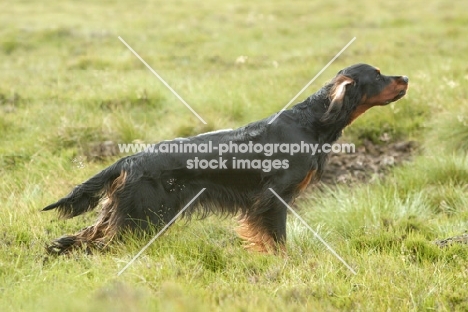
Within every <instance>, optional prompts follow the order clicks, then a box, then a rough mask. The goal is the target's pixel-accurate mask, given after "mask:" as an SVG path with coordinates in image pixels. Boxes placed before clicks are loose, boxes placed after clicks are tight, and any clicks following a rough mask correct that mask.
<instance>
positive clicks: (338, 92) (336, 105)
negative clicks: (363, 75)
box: [320, 75, 355, 123]
mask: <svg viewBox="0 0 468 312" xmlns="http://www.w3.org/2000/svg"><path fill="white" fill-rule="evenodd" d="M354 83H355V82H354V80H353V79H351V78H349V77H346V76H343V75H340V76H338V77H336V78H335V81H334V84H333V86H332V88H331V90H330V105H329V106H328V109H327V111H326V112H325V114H323V116H322V118H320V121H322V122H325V123H329V122H334V121H336V119H337V118H338V116H339V114H340V112H341V108H342V107H343V101H344V96H345V93H346V86H347V85H349V84H353V85H354Z"/></svg>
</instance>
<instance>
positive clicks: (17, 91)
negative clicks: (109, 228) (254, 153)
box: [0, 0, 468, 311]
mask: <svg viewBox="0 0 468 312" xmlns="http://www.w3.org/2000/svg"><path fill="white" fill-rule="evenodd" d="M0 7H1V10H0V70H1V71H0V72H1V80H0V138H1V144H0V174H1V176H2V182H1V184H0V203H1V208H0V309H1V310H2V311H145V310H159V311H217V310H218V311H275V310H276V311H320V310H323V311H333V310H336V311H342V310H359V311H407V310H410V311H419V310H423V311H426V310H428V311H430V310H439V311H454V310H455V311H456V310H459V311H466V310H468V287H467V281H468V247H467V246H466V245H454V246H451V247H448V248H445V249H439V248H438V247H437V246H436V245H435V244H434V243H433V241H434V240H435V239H441V238H445V237H450V236H454V235H459V234H462V233H463V232H465V231H466V230H467V229H468V158H467V157H466V154H467V151H468V99H467V98H468V62H467V58H466V55H467V51H468V40H467V38H468V2H467V1H464V0H452V1H446V0H425V1H422V0H414V1H411V2H410V1H402V0H394V1H371V0H356V1H338V0H328V1H294V2H292V1H267V0H259V1H255V2H251V1H245V0H241V1H225V2H220V1H214V0H206V1H203V2H199V1H193V0H176V1H157V2H150V1H139V2H136V1H120V2H117V1H110V0H107V1H99V2H98V1H79V2H78V1H69V0H66V1H60V2H55V1H51V0H43V1H38V2H33V1H26V0H22V1H15V2H12V3H8V4H7V3H6V2H5V3H3V4H0ZM118 36H121V37H122V38H123V39H124V40H125V41H126V42H127V43H128V44H130V45H131V46H132V47H133V48H134V49H135V50H136V51H137V52H138V53H139V54H140V55H141V56H142V57H143V58H144V59H145V60H146V62H147V63H148V64H150V65H151V66H152V67H153V68H154V69H155V70H156V71H157V72H158V73H159V74H160V75H161V76H162V77H164V78H165V79H166V81H167V82H168V83H169V84H170V85H171V86H172V87H173V88H174V89H175V90H177V91H178V92H179V93H180V95H181V96H182V97H183V98H184V99H185V100H186V101H187V102H188V103H189V104H190V105H191V106H192V107H193V108H194V109H195V110H196V111H197V112H198V113H199V114H200V115H201V116H202V117H203V119H204V120H206V121H207V125H204V124H202V123H201V122H200V121H199V120H198V119H197V118H196V117H195V116H194V115H193V114H192V113H191V112H190V111H189V110H188V109H187V108H186V107H185V106H184V105H183V104H182V103H180V102H179V100H177V98H175V97H174V95H172V94H171V93H170V92H169V91H168V90H167V89H166V88H165V87H164V86H163V85H162V84H161V83H160V82H159V81H158V80H157V79H156V77H155V76H154V75H153V74H152V73H151V72H150V71H149V70H148V69H147V68H146V67H145V66H144V65H143V64H142V63H141V62H140V61H139V60H138V59H137V58H136V57H135V56H134V55H133V54H132V53H131V52H130V51H129V50H128V49H127V48H126V47H125V46H124V45H123V44H122V42H120V41H119V39H118ZM353 37H356V38H357V39H356V41H355V42H354V43H353V44H352V45H351V46H350V47H349V49H347V50H346V51H345V52H344V53H343V54H342V55H341V56H340V57H339V58H338V59H337V60H336V61H335V62H334V63H333V64H332V65H331V66H330V67H329V68H328V69H327V70H326V71H325V72H324V73H323V74H322V75H321V76H320V77H319V78H318V79H317V80H316V81H315V82H314V83H313V84H312V85H311V86H310V87H309V88H308V90H307V91H305V92H304V94H303V95H302V96H300V97H299V99H298V101H299V100H301V99H304V98H305V97H306V96H308V95H309V94H311V93H313V92H315V91H316V90H317V89H318V88H320V87H321V86H322V85H323V84H324V83H325V82H326V81H328V80H329V79H331V78H332V77H333V76H334V75H335V73H336V72H337V71H338V70H339V69H341V68H343V67H346V66H348V65H351V64H353V63H358V62H365V63H369V64H372V65H375V66H377V67H379V68H380V69H381V70H382V72H383V73H385V74H399V75H407V76H408V77H409V78H410V90H409V94H408V95H407V96H406V97H405V98H404V99H403V100H401V101H399V102H397V103H394V104H391V105H390V106H388V107H385V108H375V109H373V110H371V111H369V112H368V113H366V115H365V116H363V117H361V118H360V120H358V121H356V122H355V123H354V124H353V125H352V126H351V127H349V128H348V129H347V130H346V131H345V138H346V140H347V141H350V142H355V143H356V144H359V142H361V141H362V140H363V139H370V140H373V141H375V142H379V138H380V137H381V136H382V135H383V134H385V135H387V136H388V137H389V138H390V140H392V141H394V140H400V139H404V140H409V139H410V140H417V141H419V142H420V146H421V147H422V148H421V151H420V155H418V156H417V157H415V159H414V161H413V162H411V163H408V164H406V165H404V166H401V167H398V168H395V169H394V170H393V171H391V172H390V173H389V174H388V176H387V177H386V178H385V179H383V180H378V181H376V182H374V183H369V184H363V185H357V186H353V187H347V186H340V187H337V188H331V189H329V190H326V191H325V192H313V191H312V189H310V191H311V192H308V193H307V194H306V195H305V196H303V198H302V199H301V200H298V201H297V203H296V206H295V207H296V208H297V209H298V211H299V213H300V214H301V215H302V216H303V218H304V219H305V220H306V221H307V222H308V223H309V224H310V225H311V226H312V228H314V229H315V230H317V231H318V232H319V234H320V235H321V236H322V237H323V238H324V239H325V240H326V241H327V242H328V243H330V245H332V246H333V248H335V250H336V251H337V252H338V254H340V255H341V256H342V257H343V258H344V259H345V260H346V261H347V262H348V263H350V264H351V266H352V267H353V268H354V269H355V270H356V271H357V272H358V274H357V275H353V274H352V273H351V272H350V271H348V270H347V269H346V268H345V267H344V266H343V265H342V263H341V262H339V261H338V260H337V259H336V258H335V257H334V256H333V255H331V254H330V253H329V252H328V250H327V249H326V248H325V247H324V246H323V245H322V244H321V243H320V242H319V241H317V240H316V239H315V238H314V236H313V235H312V233H310V232H308V230H307V229H306V228H305V227H304V226H303V225H302V224H301V223H300V222H299V221H297V220H295V218H293V217H292V216H291V217H290V218H289V221H288V237H289V238H288V244H287V247H288V257H286V258H285V257H275V256H268V255H259V254H253V253H250V252H247V251H245V250H243V248H242V246H241V243H240V241H238V240H237V238H236V235H235V233H234V231H233V226H234V225H235V222H234V220H231V219H223V220H220V219H219V218H216V217H210V218H208V219H207V220H204V221H200V222H199V221H194V222H190V223H184V222H178V223H177V224H175V226H174V227H172V228H171V229H170V230H169V231H168V232H167V233H166V234H165V235H163V236H162V237H161V238H160V239H158V240H157V241H156V242H155V243H154V244H153V245H152V246H151V247H150V248H149V249H148V250H147V252H145V253H144V254H143V255H142V256H141V257H140V258H139V259H138V260H137V261H136V262H135V263H134V264H133V265H132V266H131V267H130V268H129V269H128V270H127V271H126V272H125V273H124V274H123V275H121V276H119V277H117V272H118V271H119V270H120V269H122V268H123V266H124V265H125V264H126V263H127V262H128V261H130V259H131V258H132V257H133V256H134V255H135V254H136V253H137V252H138V251H139V250H140V248H141V247H142V246H143V245H145V244H146V243H147V241H148V240H149V239H150V236H148V237H147V238H146V239H143V240H136V239H135V240H130V242H128V243H127V244H125V245H124V244H114V245H113V246H112V248H111V250H110V251H109V252H107V253H103V254H95V255H85V254H82V253H76V254H73V255H72V256H71V257H47V256H46V255H45V250H44V246H45V244H46V243H47V242H49V241H50V240H51V239H53V238H56V237H58V236H60V235H62V234H64V233H72V232H74V231H76V230H78V229H80V228H81V227H83V226H85V225H88V224H90V222H91V221H92V220H93V219H94V218H95V215H94V214H93V213H91V214H89V215H87V216H84V217H77V218H75V219H72V220H65V221H64V220H57V215H56V213H54V212H52V213H41V212H40V209H41V208H42V207H44V206H45V205H46V204H49V203H51V202H53V201H54V200H56V199H58V198H60V197H61V196H63V195H65V194H66V193H67V192H68V191H69V190H70V189H71V188H72V187H73V186H74V185H76V184H78V183H80V182H82V181H84V180H85V179H87V178H88V177H90V176H91V175H93V174H94V173H96V172H98V171H99V170H101V169H102V168H104V167H105V166H107V165H109V164H111V163H112V162H113V161H115V160H116V159H117V158H118V157H114V158H107V159H105V160H104V161H86V159H85V158H84V157H83V153H84V150H85V149H86V146H87V145H88V144H89V143H91V142H102V141H106V140H112V141H114V142H121V143H129V142H132V141H135V140H138V141H144V142H156V141H159V140H163V139H171V138H174V137H178V136H187V135H192V134H197V133H201V132H205V131H209V130H214V129H221V128H234V127H239V126H242V125H244V124H246V123H248V122H251V121H254V120H258V119H261V118H263V117H265V116H267V115H270V114H272V113H274V112H277V111H278V110H280V109H281V108H282V107H283V106H284V105H285V104H286V103H287V102H288V101H289V100H290V99H291V98H292V97H293V96H294V95H295V94H296V93H297V92H298V91H299V90H300V89H301V88H302V87H303V86H304V85H305V84H306V83H307V82H308V81H309V80H310V79H311V78H312V77H313V76H314V75H315V74H316V73H317V72H318V71H320V70H321V69H322V67H323V66H324V65H325V64H326V63H327V62H328V61H329V60H330V59H331V58H332V57H333V56H334V55H335V54H336V53H337V52H338V51H339V50H340V49H341V48H342V47H343V46H344V45H345V44H346V43H348V42H349V41H350V40H351V39H352V38H353ZM239 57H241V58H239ZM246 57H247V58H246ZM240 59H243V60H245V62H239V60H240ZM236 60H237V62H236ZM380 143H382V144H384V143H383V142H380Z"/></svg>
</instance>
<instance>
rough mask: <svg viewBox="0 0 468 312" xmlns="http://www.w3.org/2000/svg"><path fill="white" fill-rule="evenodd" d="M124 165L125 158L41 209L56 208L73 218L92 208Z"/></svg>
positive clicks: (62, 213) (62, 214)
mask: <svg viewBox="0 0 468 312" xmlns="http://www.w3.org/2000/svg"><path fill="white" fill-rule="evenodd" d="M124 165H125V158H124V159H121V160H120V161H118V162H116V163H115V164H113V165H111V166H109V167H108V168H106V169H104V170H103V171H101V172H99V173H98V174H96V175H95V176H94V177H92V178H90V179H89V180H88V181H86V182H83V183H82V184H80V185H78V186H76V187H75V188H74V189H73V190H72V191H71V192H70V193H69V194H68V195H67V196H65V197H63V198H61V199H60V200H58V201H57V202H55V203H53V204H51V205H49V206H47V207H45V208H44V209H42V211H47V210H52V209H58V212H59V214H60V216H61V217H63V218H73V217H75V216H78V215H80V214H83V213H85V212H87V211H90V210H92V209H94V208H95V207H96V206H97V205H98V204H99V201H100V200H101V198H102V197H103V196H104V195H105V193H106V192H107V191H109V189H110V188H111V187H112V185H113V182H114V181H115V180H116V179H117V178H118V177H119V176H120V175H121V173H122V171H123V169H124Z"/></svg>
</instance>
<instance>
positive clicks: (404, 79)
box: [401, 76, 409, 83]
mask: <svg viewBox="0 0 468 312" xmlns="http://www.w3.org/2000/svg"><path fill="white" fill-rule="evenodd" d="M401 80H403V81H404V82H405V83H408V81H409V79H408V77H406V76H401Z"/></svg>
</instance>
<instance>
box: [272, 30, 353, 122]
mask: <svg viewBox="0 0 468 312" xmlns="http://www.w3.org/2000/svg"><path fill="white" fill-rule="evenodd" d="M354 40H356V37H353V39H351V41H350V42H348V44H347V45H345V46H344V48H343V49H341V51H340V52H338V53H337V54H336V55H335V56H334V57H333V58H332V59H331V60H330V62H328V64H327V65H325V66H324V67H323V68H322V70H320V71H319V72H318V73H317V75H315V77H314V78H312V80H311V81H309V82H308V83H307V84H306V85H305V87H304V88H302V89H301V91H299V93H297V94H296V96H294V97H293V98H292V99H291V101H289V103H288V104H286V106H285V107H283V109H282V110H280V111H279V112H278V114H276V116H275V117H273V119H272V120H270V121H269V122H268V124H269V125H271V124H272V123H273V121H275V120H276V118H278V117H279V115H281V114H282V113H283V112H284V111H285V110H286V108H288V106H289V105H291V103H292V102H294V101H295V100H296V99H297V98H298V97H299V95H301V94H302V92H304V90H305V89H307V88H308V87H309V86H310V85H311V84H312V83H313V82H314V81H315V79H317V78H318V77H319V76H320V75H321V74H322V73H323V72H324V71H325V69H327V68H328V66H330V65H331V63H333V62H334V61H335V60H336V59H337V58H338V56H340V55H341V53H343V52H344V51H345V50H346V49H347V48H348V47H349V46H350V45H351V43H353V41H354Z"/></svg>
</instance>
